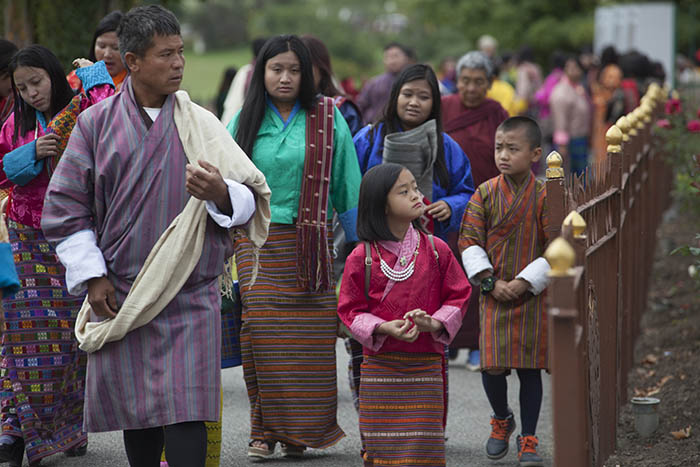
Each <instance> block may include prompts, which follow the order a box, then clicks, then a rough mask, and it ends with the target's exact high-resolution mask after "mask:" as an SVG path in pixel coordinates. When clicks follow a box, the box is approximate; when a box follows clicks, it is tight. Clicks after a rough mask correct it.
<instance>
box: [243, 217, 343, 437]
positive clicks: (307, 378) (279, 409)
mask: <svg viewBox="0 0 700 467" xmlns="http://www.w3.org/2000/svg"><path fill="white" fill-rule="evenodd" d="M331 244H332V243H331ZM235 248H236V264H237V267H238V278H239V285H240V290H241V301H242V303H243V325H242V327H241V354H242V359H243V375H244V378H245V382H246V387H247V389H248V398H249V401H250V421H251V439H254V440H277V441H281V442H285V443H293V444H297V445H301V446H307V447H311V448H325V447H328V446H331V445H333V444H335V443H336V442H338V441H339V440H340V439H341V438H342V437H343V436H345V433H343V431H342V430H341V429H340V427H339V426H338V423H337V421H336V410H337V381H336V361H335V341H336V329H337V315H336V297H335V292H334V291H333V290H330V291H328V292H324V293H310V292H308V291H306V290H304V289H301V288H299V287H298V286H297V279H296V262H297V252H296V226H294V225H284V224H271V225H270V233H269V236H268V239H267V242H266V243H265V245H264V246H263V248H262V249H261V250H260V256H259V263H260V266H259V270H258V275H257V278H256V281H255V284H253V286H252V287H250V286H249V284H250V279H251V277H252V266H253V252H252V244H251V243H250V242H249V241H248V240H247V239H245V238H238V239H237V241H236V244H235Z"/></svg>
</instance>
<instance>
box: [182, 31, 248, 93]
mask: <svg viewBox="0 0 700 467" xmlns="http://www.w3.org/2000/svg"><path fill="white" fill-rule="evenodd" d="M250 56H251V53H250V46H247V45H246V46H243V47H239V48H236V49H227V50H216V51H212V52H206V53H204V54H201V55H197V54H195V53H194V52H193V51H191V50H187V51H185V76H184V77H183V80H182V86H181V88H182V89H185V90H186V91H187V92H188V93H189V94H190V97H191V98H192V99H193V100H194V101H196V102H198V103H199V104H202V105H209V104H210V103H211V102H212V100H213V99H214V97H215V96H216V93H217V92H218V91H219V85H220V84H221V79H222V77H223V74H224V70H225V69H226V68H228V67H230V66H235V67H236V68H240V67H241V66H243V65H245V64H246V63H248V62H249V61H250Z"/></svg>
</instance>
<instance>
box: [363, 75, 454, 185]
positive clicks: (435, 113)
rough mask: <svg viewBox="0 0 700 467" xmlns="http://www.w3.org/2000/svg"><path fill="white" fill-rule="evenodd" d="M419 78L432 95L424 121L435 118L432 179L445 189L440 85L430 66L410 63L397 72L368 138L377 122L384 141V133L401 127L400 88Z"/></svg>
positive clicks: (392, 131)
mask: <svg viewBox="0 0 700 467" xmlns="http://www.w3.org/2000/svg"><path fill="white" fill-rule="evenodd" d="M420 79H424V80H426V81H427V82H428V86H430V92H431V94H432V96H433V108H432V109H430V115H428V118H426V121H428V120H430V119H435V126H436V129H437V158H436V159H435V165H434V170H433V179H434V180H436V181H437V182H438V184H439V185H440V186H441V187H443V188H445V189H447V188H448V187H449V185H450V174H449V172H448V171H447V162H446V161H445V145H444V137H443V134H442V112H441V111H440V86H439V85H438V81H437V77H436V76H435V72H434V71H433V69H432V68H431V67H430V66H428V65H422V64H417V65H410V66H408V67H406V68H404V69H403V71H402V72H401V73H399V75H398V76H397V77H396V79H395V80H394V84H393V85H392V86H391V94H390V96H389V100H388V101H387V103H386V106H385V107H384V115H383V116H382V117H381V119H380V120H379V121H378V122H377V125H373V126H372V129H371V130H370V134H369V137H370V140H373V139H374V135H375V131H376V129H377V128H378V127H379V123H383V124H384V125H383V127H382V131H381V134H380V137H381V138H382V141H384V137H385V136H386V135H390V134H392V133H396V132H397V131H399V130H400V129H401V127H400V125H401V121H400V120H399V114H398V111H397V108H396V107H397V102H398V99H399V94H400V93H401V88H402V87H403V85H404V84H406V83H410V82H411V81H418V80H420Z"/></svg>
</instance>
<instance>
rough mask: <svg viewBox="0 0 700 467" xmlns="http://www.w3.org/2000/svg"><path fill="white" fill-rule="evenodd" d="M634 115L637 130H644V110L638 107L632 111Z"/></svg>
mask: <svg viewBox="0 0 700 467" xmlns="http://www.w3.org/2000/svg"><path fill="white" fill-rule="evenodd" d="M632 115H634V119H635V120H634V127H635V128H636V129H637V130H643V129H644V115H643V114H642V108H641V107H637V108H636V109H634V110H633V111H632ZM637 132H639V131H637Z"/></svg>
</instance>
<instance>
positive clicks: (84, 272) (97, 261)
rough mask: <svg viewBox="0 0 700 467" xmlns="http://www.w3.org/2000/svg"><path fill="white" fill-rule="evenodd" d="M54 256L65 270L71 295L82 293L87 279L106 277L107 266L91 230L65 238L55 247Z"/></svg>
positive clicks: (85, 287)
mask: <svg viewBox="0 0 700 467" xmlns="http://www.w3.org/2000/svg"><path fill="white" fill-rule="evenodd" d="M56 254H58V259H60V260H61V263H62V264H63V266H65V268H66V286H67V287H68V292H69V293H70V294H71V295H80V294H82V293H84V292H85V290H86V289H87V281H88V280H89V279H92V278H94V277H102V276H106V275H107V265H106V264H105V259H104V257H103V256H102V251H100V249H99V248H98V246H97V239H96V238H95V232H93V231H92V230H81V231H80V232H76V233H74V234H73V235H71V236H70V237H68V238H66V239H65V240H63V241H62V242H61V243H59V244H58V245H57V246H56Z"/></svg>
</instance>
